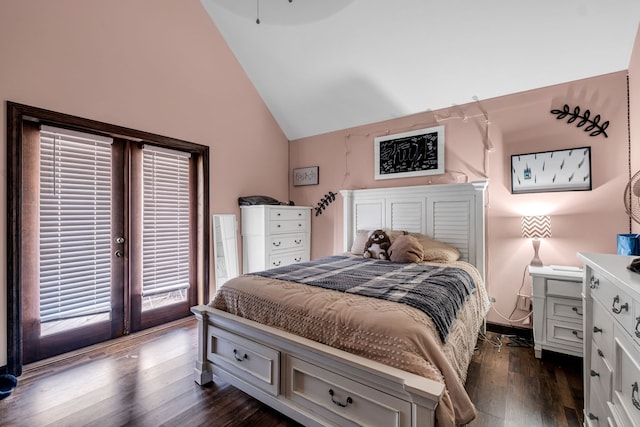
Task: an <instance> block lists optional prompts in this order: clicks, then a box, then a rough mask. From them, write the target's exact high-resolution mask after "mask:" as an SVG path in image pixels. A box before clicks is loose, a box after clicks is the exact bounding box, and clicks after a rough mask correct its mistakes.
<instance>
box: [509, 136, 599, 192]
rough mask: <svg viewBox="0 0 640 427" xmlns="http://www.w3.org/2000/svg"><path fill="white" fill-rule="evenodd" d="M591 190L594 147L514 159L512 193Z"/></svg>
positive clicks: (528, 155)
mask: <svg viewBox="0 0 640 427" xmlns="http://www.w3.org/2000/svg"><path fill="white" fill-rule="evenodd" d="M588 190H591V147H580V148H570V149H567V150H555V151H542V152H539V153H528V154H514V155H512V156H511V193H513V194H518V193H542V192H550V191H588Z"/></svg>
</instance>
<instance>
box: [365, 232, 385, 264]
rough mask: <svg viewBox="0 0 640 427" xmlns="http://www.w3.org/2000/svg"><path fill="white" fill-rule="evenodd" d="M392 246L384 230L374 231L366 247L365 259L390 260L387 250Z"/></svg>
mask: <svg viewBox="0 0 640 427" xmlns="http://www.w3.org/2000/svg"><path fill="white" fill-rule="evenodd" d="M390 246H391V239H389V236H388V235H387V233H385V232H384V230H374V231H372V232H371V234H369V239H368V240H367V243H366V244H365V245H364V253H363V254H362V255H363V256H364V257H365V258H376V259H386V260H388V259H389V254H388V253H387V249H389V247H390Z"/></svg>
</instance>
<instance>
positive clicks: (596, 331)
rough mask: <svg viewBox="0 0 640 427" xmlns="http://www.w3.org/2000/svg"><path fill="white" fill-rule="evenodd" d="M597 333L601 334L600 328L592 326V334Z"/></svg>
mask: <svg viewBox="0 0 640 427" xmlns="http://www.w3.org/2000/svg"><path fill="white" fill-rule="evenodd" d="M599 332H602V328H598V327H597V326H594V327H593V333H594V334H597V333H599Z"/></svg>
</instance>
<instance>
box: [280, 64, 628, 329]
mask: <svg viewBox="0 0 640 427" xmlns="http://www.w3.org/2000/svg"><path fill="white" fill-rule="evenodd" d="M565 103H566V104H569V105H570V106H571V107H572V108H573V107H575V106H580V107H581V108H582V109H583V110H584V109H587V108H588V109H590V110H591V112H592V113H593V114H600V115H601V116H602V117H603V120H609V121H610V123H611V125H610V127H609V128H608V129H607V133H608V135H609V136H608V138H605V137H603V136H597V137H589V135H588V133H587V132H584V131H582V129H579V128H577V127H576V126H575V125H571V124H567V122H566V120H564V121H563V120H557V119H556V117H555V116H554V115H552V114H551V113H550V110H551V109H553V108H561V107H562V106H563V105H564V104H565ZM482 111H485V112H486V113H487V114H488V117H489V128H488V135H489V141H490V145H491V146H492V147H493V148H492V149H491V150H487V149H486V148H485V147H487V146H488V144H487V143H486V141H485V137H484V136H485V131H486V127H485V126H486V124H485V118H484V115H483V113H482ZM464 116H466V117H467V118H466V119H464ZM439 124H441V125H444V126H445V146H446V148H445V167H446V174H445V175H444V176H436V177H419V178H405V179H393V180H382V181H375V180H374V178H373V139H374V137H376V136H380V135H384V134H386V133H391V134H393V133H398V132H404V131H408V130H412V129H420V128H422V127H430V126H435V125H439ZM627 136H628V132H627V83H626V72H619V73H613V74H609V75H605V76H600V77H597V78H591V79H586V80H582V81H576V82H570V83H567V84H562V85H558V86H553V87H548V88H542V89H538V90H533V91H529V92H525V93H518V94H513V95H509V96H505V97H501V98H496V99H490V100H486V101H481V102H480V103H477V102H471V103H469V104H466V105H461V106H456V107H453V108H450V109H446V110H441V111H436V112H427V113H424V114H419V115H414V116H410V117H403V118H400V119H396V120H391V121H387V122H382V123H374V124H371V125H369V126H363V127H359V128H354V129H347V130H344V131H339V132H334V133H330V134H324V135H318V136H315V137H310V138H304V139H300V140H296V141H292V142H291V144H290V146H291V149H290V153H291V154H290V156H291V160H290V167H291V168H297V167H304V166H315V165H317V166H319V167H320V184H319V185H318V186H309V187H291V188H290V191H291V198H292V199H293V200H294V201H295V202H296V203H297V204H299V205H310V206H315V205H316V204H317V203H318V201H319V200H320V199H321V198H322V197H323V195H324V194H325V193H327V192H328V191H333V192H337V191H338V190H340V189H345V188H347V189H355V188H375V187H392V186H405V185H420V184H426V183H438V182H451V181H453V180H455V179H462V180H468V181H475V180H483V179H488V180H489V190H488V201H489V204H488V209H487V215H488V219H487V254H488V274H487V286H488V289H489V293H490V295H492V296H494V297H495V298H496V300H497V302H496V304H495V308H496V309H497V310H498V311H499V312H500V313H502V314H503V315H509V313H511V311H512V309H513V307H514V305H515V301H516V295H517V293H518V289H519V288H520V286H521V285H523V272H524V270H525V267H526V266H527V265H528V263H529V261H530V260H531V257H532V256H533V249H532V246H531V241H530V240H528V239H523V238H522V237H521V231H520V217H521V215H523V214H525V213H528V214H549V215H551V220H552V234H553V236H552V238H551V239H547V240H545V241H543V242H542V245H541V250H540V257H541V258H542V260H543V262H544V263H545V264H566V265H580V264H579V262H578V259H577V258H576V252H578V251H585V252H589V251H591V252H615V251H616V243H615V235H616V234H617V233H626V232H628V218H627V216H626V215H625V212H624V206H623V204H622V193H623V191H624V187H625V184H626V182H627V170H628V166H627V162H628V156H627V151H628V150H627V141H628V137H627ZM582 146H590V147H591V150H592V151H591V154H592V175H593V190H592V191H581V192H560V193H536V194H518V195H513V194H511V191H510V189H511V180H510V172H509V171H510V156H511V155H512V154H518V153H530V152H536V151H546V150H556V149H565V148H573V147H582ZM312 236H313V238H312V239H311V240H312V254H311V255H312V257H314V258H315V257H319V256H324V255H328V254H331V253H336V252H340V251H342V249H343V248H342V200H341V199H340V197H338V200H336V201H335V202H334V203H333V204H332V205H330V207H329V208H328V209H327V210H326V211H325V212H324V213H323V214H322V215H320V216H317V217H314V218H313V222H312ZM530 283H531V282H530V280H529V277H528V276H525V280H524V286H523V288H522V292H523V293H528V294H530V292H531V284H530ZM522 314H523V312H520V311H517V312H516V313H515V315H514V318H518V317H521V316H522ZM488 319H489V321H492V322H496V323H503V324H505V323H507V321H505V320H503V319H502V318H500V317H499V316H498V315H497V314H496V312H495V311H492V312H491V313H490V314H489V317H488ZM514 325H518V326H520V325H521V324H519V323H514Z"/></svg>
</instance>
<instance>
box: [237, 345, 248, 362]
mask: <svg viewBox="0 0 640 427" xmlns="http://www.w3.org/2000/svg"><path fill="white" fill-rule="evenodd" d="M233 357H234V359H236V360H237V361H238V362H242V361H243V360H244V359H248V358H249V356H247V353H245V354H244V355H243V356H242V357H240V356H238V350H236V349H235V348H234V349H233Z"/></svg>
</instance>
